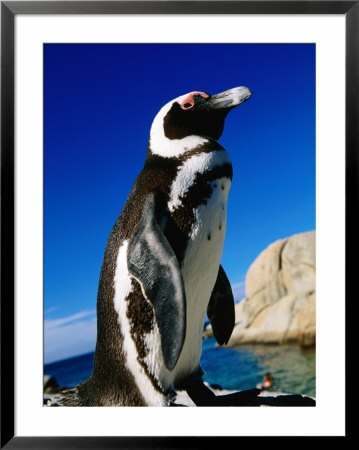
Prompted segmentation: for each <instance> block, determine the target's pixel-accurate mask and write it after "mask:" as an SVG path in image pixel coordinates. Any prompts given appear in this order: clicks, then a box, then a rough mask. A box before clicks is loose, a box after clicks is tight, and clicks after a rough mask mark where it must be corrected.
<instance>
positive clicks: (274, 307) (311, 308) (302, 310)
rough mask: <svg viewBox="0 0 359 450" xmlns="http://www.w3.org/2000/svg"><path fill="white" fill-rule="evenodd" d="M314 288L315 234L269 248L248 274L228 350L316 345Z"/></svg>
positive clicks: (294, 238) (284, 240) (285, 241)
mask: <svg viewBox="0 0 359 450" xmlns="http://www.w3.org/2000/svg"><path fill="white" fill-rule="evenodd" d="M315 283H316V265H315V231H312V232H307V233H300V234H296V235H294V236H291V237H289V238H287V239H281V240H279V241H276V242H274V243H273V244H271V245H269V247H268V248H267V249H265V250H264V251H263V252H262V253H261V254H260V255H259V256H258V257H257V259H256V260H255V261H254V262H253V264H252V265H251V266H250V268H249V270H248V273H247V277H246V298H245V299H244V300H243V301H241V302H240V303H238V304H237V305H236V307H235V311H236V322H235V327H234V330H233V333H232V336H231V339H230V341H229V343H228V345H238V344H250V343H271V344H285V343H294V342H297V343H299V344H300V345H302V346H304V347H307V346H312V345H315V336H316V326H315ZM206 335H210V331H209V330H206Z"/></svg>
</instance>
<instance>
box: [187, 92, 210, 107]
mask: <svg viewBox="0 0 359 450" xmlns="http://www.w3.org/2000/svg"><path fill="white" fill-rule="evenodd" d="M195 95H199V96H201V97H203V98H208V97H209V95H208V94H206V93H205V92H197V91H196V92H191V93H190V94H189V95H188V96H187V97H186V98H185V99H184V100H183V101H182V103H181V108H182V109H191V108H193V107H194V98H193V97H194V96H195Z"/></svg>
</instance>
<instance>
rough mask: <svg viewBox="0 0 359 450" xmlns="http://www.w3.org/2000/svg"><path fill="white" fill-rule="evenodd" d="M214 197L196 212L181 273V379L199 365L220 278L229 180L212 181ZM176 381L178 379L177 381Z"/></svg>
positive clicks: (179, 371) (179, 366)
mask: <svg viewBox="0 0 359 450" xmlns="http://www.w3.org/2000/svg"><path fill="white" fill-rule="evenodd" d="M210 184H211V187H212V194H211V196H210V197H209V198H208V199H206V201H205V202H204V203H203V204H201V205H199V206H198V207H197V208H196V210H195V222H194V223H193V226H192V229H191V234H190V239H189V241H188V242H187V247H186V251H185V256H184V259H183V261H182V264H181V272H182V277H183V281H184V286H185V292H186V303H187V305H186V306H187V313H186V316H187V324H186V338H185V342H184V345H183V349H182V352H181V355H180V358H179V361H178V363H177V365H176V368H175V370H176V372H178V374H177V376H178V378H181V375H182V373H191V371H193V370H195V369H196V368H197V367H198V365H199V360H200V357H201V352H202V334H203V325H204V319H205V315H206V311H207V306H208V302H209V299H210V297H211V293H212V290H213V287H214V284H215V282H216V279H217V275H218V268H219V264H220V260H221V257H222V251H223V243H224V237H225V231H226V215H227V214H226V213H227V197H228V191H229V188H230V184H231V182H230V180H229V179H228V178H225V177H223V178H220V179H216V180H214V181H212V182H211V183H210ZM175 378H177V377H175Z"/></svg>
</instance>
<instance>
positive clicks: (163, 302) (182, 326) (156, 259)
mask: <svg viewBox="0 0 359 450" xmlns="http://www.w3.org/2000/svg"><path fill="white" fill-rule="evenodd" d="M127 264H128V269H129V271H130V272H131V273H132V275H134V276H135V277H136V278H137V279H138V280H139V281H140V282H141V284H142V287H143V290H144V292H145V294H146V297H147V298H148V299H149V301H150V302H151V303H152V304H153V307H154V312H155V317H156V321H157V325H158V328H159V331H160V335H161V346H162V354H163V358H164V362H165V364H166V367H167V368H168V369H169V370H172V369H173V368H174V366H175V365H176V363H177V360H178V357H179V355H180V353H181V350H182V346H183V342H184V338H185V333H186V298H185V290H184V285H183V279H182V275H181V271H180V267H179V263H178V260H177V257H176V255H175V253H174V251H173V249H172V247H171V245H170V244H169V242H168V240H167V238H166V237H165V235H164V234H163V232H162V230H161V229H160V227H159V225H158V223H157V220H156V216H155V196H154V194H152V193H151V194H150V195H149V196H148V198H147V199H146V202H145V205H144V207H143V209H142V217H141V221H140V223H139V225H138V228H137V230H136V231H135V233H134V235H133V238H132V239H131V241H130V242H129V246H128V252H127Z"/></svg>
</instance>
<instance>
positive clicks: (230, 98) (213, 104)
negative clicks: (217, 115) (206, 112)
mask: <svg viewBox="0 0 359 450" xmlns="http://www.w3.org/2000/svg"><path fill="white" fill-rule="evenodd" d="M251 96H252V92H251V91H250V90H249V89H248V88H247V87H244V86H240V87H236V88H233V89H229V90H228V91H224V92H221V93H220V94H216V95H212V96H210V97H209V98H208V99H205V101H203V102H202V105H201V106H202V107H203V108H205V109H227V110H229V109H232V108H234V107H236V106H238V105H241V104H242V103H244V102H245V101H246V100H248V99H249V98H250V97H251Z"/></svg>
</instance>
